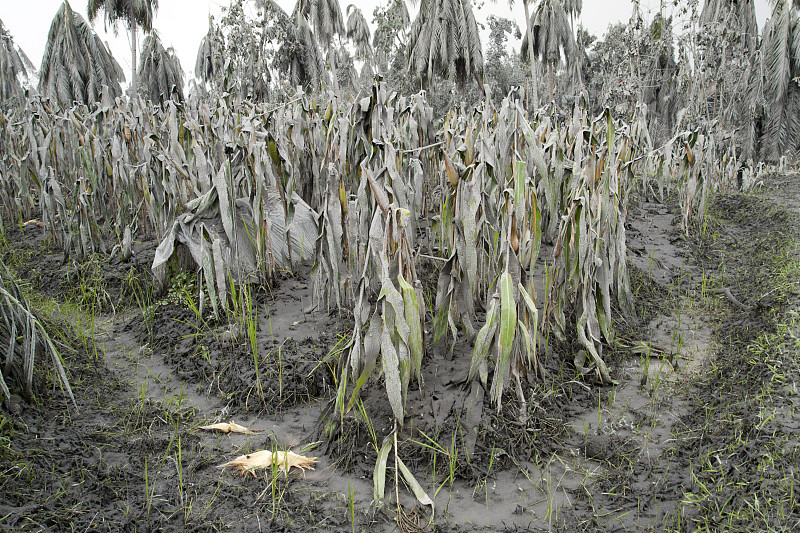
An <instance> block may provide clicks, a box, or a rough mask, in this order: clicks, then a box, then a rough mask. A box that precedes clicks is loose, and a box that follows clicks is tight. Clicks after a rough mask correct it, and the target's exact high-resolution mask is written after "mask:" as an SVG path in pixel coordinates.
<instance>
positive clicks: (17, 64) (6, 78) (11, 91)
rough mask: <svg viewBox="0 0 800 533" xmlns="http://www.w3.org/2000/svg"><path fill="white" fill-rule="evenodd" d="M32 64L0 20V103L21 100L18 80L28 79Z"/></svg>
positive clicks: (20, 88) (21, 92) (20, 87)
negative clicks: (14, 99)
mask: <svg viewBox="0 0 800 533" xmlns="http://www.w3.org/2000/svg"><path fill="white" fill-rule="evenodd" d="M29 70H30V71H33V70H34V68H33V63H31V60H30V59H28V56H26V55H25V52H23V51H22V50H21V49H20V48H19V47H18V46H16V45H15V44H14V39H13V37H11V34H10V33H9V32H8V31H6V28H5V26H3V21H2V20H0V102H7V101H8V100H10V99H12V98H21V97H22V94H23V90H22V83H21V81H20V78H22V79H26V80H27V79H28V71H29Z"/></svg>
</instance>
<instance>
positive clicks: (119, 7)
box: [86, 0, 158, 90]
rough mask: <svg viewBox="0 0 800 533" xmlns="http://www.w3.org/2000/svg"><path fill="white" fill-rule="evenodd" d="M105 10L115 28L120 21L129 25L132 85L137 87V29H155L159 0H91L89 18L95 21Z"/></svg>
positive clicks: (107, 17)
mask: <svg viewBox="0 0 800 533" xmlns="http://www.w3.org/2000/svg"><path fill="white" fill-rule="evenodd" d="M101 9H102V10H103V11H104V12H105V20H106V22H107V23H108V24H110V25H111V26H112V27H113V28H114V29H115V30H116V28H117V24H118V23H119V21H124V22H125V24H127V26H128V32H129V33H130V36H131V87H132V88H133V89H134V90H135V89H136V38H137V33H136V30H137V29H138V28H141V29H142V30H143V31H144V32H145V33H149V32H150V31H151V30H152V29H153V16H154V13H155V11H156V10H157V9H158V0H89V3H88V5H87V6H86V11H87V13H88V14H89V20H91V21H92V22H94V20H95V18H96V17H97V13H98V11H100V10H101Z"/></svg>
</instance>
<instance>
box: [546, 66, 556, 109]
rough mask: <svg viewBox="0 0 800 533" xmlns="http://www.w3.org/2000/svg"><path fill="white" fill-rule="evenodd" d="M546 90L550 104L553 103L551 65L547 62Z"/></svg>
mask: <svg viewBox="0 0 800 533" xmlns="http://www.w3.org/2000/svg"><path fill="white" fill-rule="evenodd" d="M547 88H548V89H549V90H550V102H553V101H555V98H556V97H555V92H554V88H553V63H552V62H550V61H548V62H547Z"/></svg>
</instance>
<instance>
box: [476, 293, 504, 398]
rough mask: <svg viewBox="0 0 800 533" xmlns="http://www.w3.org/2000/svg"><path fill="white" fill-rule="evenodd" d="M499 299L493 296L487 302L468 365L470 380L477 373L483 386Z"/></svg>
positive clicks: (485, 384) (487, 373) (494, 330)
mask: <svg viewBox="0 0 800 533" xmlns="http://www.w3.org/2000/svg"><path fill="white" fill-rule="evenodd" d="M499 300H500V298H499V297H497V296H495V297H494V298H492V301H491V303H490V304H489V310H488V311H486V323H485V324H484V325H483V327H482V328H481V329H480V331H478V335H477V336H476V337H475V350H474V351H473V354H472V363H471V364H470V367H469V379H470V381H471V380H473V379H474V378H475V374H478V375H479V377H480V379H481V383H483V386H484V388H486V387H487V381H488V379H489V369H488V359H489V355H490V353H491V349H492V341H493V340H494V336H495V333H496V331H497V322H498V318H499V314H500V313H499V312H498V302H499Z"/></svg>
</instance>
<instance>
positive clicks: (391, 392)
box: [381, 316, 405, 425]
mask: <svg viewBox="0 0 800 533" xmlns="http://www.w3.org/2000/svg"><path fill="white" fill-rule="evenodd" d="M391 329H393V325H391V324H387V323H386V317H385V316H384V323H383V333H382V334H381V362H382V364H383V375H384V377H385V378H386V394H387V396H389V404H390V405H391V406H392V413H393V414H394V417H395V418H396V419H397V420H398V421H399V422H400V424H401V425H402V423H403V415H404V414H405V413H404V409H403V404H404V402H403V385H402V382H401V379H400V361H399V359H398V356H397V349H396V348H395V346H394V343H393V342H392V334H391V332H390V330H391Z"/></svg>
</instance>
